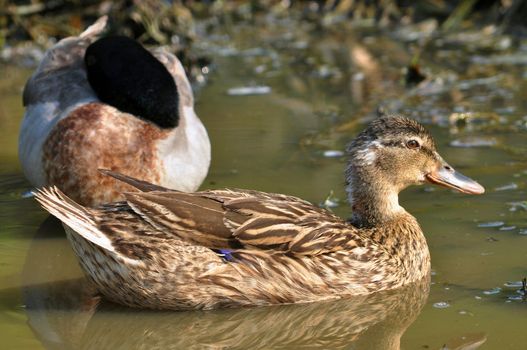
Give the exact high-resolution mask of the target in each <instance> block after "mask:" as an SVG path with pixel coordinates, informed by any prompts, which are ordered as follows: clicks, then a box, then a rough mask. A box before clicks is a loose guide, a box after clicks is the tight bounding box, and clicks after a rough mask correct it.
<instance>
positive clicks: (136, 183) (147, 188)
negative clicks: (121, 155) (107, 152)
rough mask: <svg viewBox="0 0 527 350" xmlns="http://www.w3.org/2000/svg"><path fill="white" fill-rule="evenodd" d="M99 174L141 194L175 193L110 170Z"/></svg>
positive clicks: (104, 170)
mask: <svg viewBox="0 0 527 350" xmlns="http://www.w3.org/2000/svg"><path fill="white" fill-rule="evenodd" d="M99 172H100V173H101V174H104V175H107V176H111V177H113V178H114V179H116V180H119V181H121V182H124V183H125V184H128V185H130V186H132V187H135V188H136V189H138V190H139V191H141V192H152V191H162V192H167V191H175V190H171V189H168V188H166V187H163V186H158V185H154V184H152V183H150V182H147V181H143V180H139V179H136V178H133V177H131V176H128V175H124V174H121V173H118V172H115V171H111V170H108V169H99Z"/></svg>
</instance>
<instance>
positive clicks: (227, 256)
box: [214, 249, 234, 261]
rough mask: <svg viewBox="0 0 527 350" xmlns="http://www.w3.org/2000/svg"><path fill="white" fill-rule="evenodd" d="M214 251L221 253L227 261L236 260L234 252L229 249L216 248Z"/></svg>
mask: <svg viewBox="0 0 527 350" xmlns="http://www.w3.org/2000/svg"><path fill="white" fill-rule="evenodd" d="M214 251H215V252H216V253H218V255H221V256H222V257H223V258H224V259H225V260H227V261H233V260H234V258H233V257H232V255H231V253H232V252H231V251H230V250H228V249H214Z"/></svg>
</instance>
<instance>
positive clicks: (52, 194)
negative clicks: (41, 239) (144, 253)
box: [34, 186, 115, 252]
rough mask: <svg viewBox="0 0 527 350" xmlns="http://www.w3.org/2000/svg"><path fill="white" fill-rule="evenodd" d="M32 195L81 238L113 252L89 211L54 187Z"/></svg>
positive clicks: (110, 244) (40, 190)
mask: <svg viewBox="0 0 527 350" xmlns="http://www.w3.org/2000/svg"><path fill="white" fill-rule="evenodd" d="M34 195H35V199H36V200H37V201H38V202H39V203H40V205H41V206H42V207H43V208H44V209H45V210H47V211H48V212H49V213H50V214H51V215H53V216H55V217H56V218H57V219H59V220H60V221H62V223H63V224H64V225H66V226H68V227H69V228H71V229H72V230H73V231H74V232H76V233H77V234H79V235H80V236H81V237H83V238H84V239H86V240H88V241H90V242H92V243H94V244H96V245H97V246H99V247H101V248H103V249H105V250H108V251H111V252H115V249H114V247H113V245H112V242H111V241H110V239H109V238H108V237H107V236H106V235H105V234H104V233H103V232H102V231H101V230H100V229H99V228H98V227H97V223H96V221H95V218H94V216H93V213H92V210H91V209H88V208H85V207H83V206H82V205H80V204H78V203H76V202H75V201H73V200H72V199H71V198H69V197H68V196H66V195H65V194H64V193H62V192H61V191H60V190H59V189H58V188H57V187H56V186H51V187H47V188H42V189H38V190H37V191H36V192H34Z"/></svg>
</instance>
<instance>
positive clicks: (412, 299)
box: [22, 217, 429, 349]
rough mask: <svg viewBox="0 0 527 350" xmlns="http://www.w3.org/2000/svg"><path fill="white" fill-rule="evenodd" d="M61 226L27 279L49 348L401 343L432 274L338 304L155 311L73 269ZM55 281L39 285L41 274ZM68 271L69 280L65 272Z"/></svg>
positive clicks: (35, 325)
mask: <svg viewBox="0 0 527 350" xmlns="http://www.w3.org/2000/svg"><path fill="white" fill-rule="evenodd" d="M63 235H64V232H63V229H62V226H61V224H60V223H59V222H58V221H57V220H56V219H54V218H52V217H49V218H48V219H46V220H45V221H44V222H43V223H42V225H41V226H40V228H39V229H38V231H37V233H36V235H35V237H34V239H33V242H32V243H31V247H30V248H29V252H28V255H27V256H28V258H27V260H26V263H25V266H24V270H23V273H22V277H23V280H24V282H26V281H27V282H28V283H24V285H26V287H24V288H23V298H24V304H25V306H26V313H27V318H28V324H29V325H30V327H31V329H32V331H33V332H34V333H35V335H36V336H37V338H38V339H39V340H40V341H41V342H42V344H43V345H44V346H45V347H46V348H48V349H116V348H125V349H143V348H151V347H158V348H163V349H169V348H171V349H193V348H195V349H199V348H214V349H223V348H228V349H264V348H265V349H268V348H285V349H287V348H289V349H297V348H309V349H328V348H331V349H346V348H349V347H350V346H352V345H354V346H357V347H358V348H364V346H367V348H368V349H399V348H400V340H401V336H402V335H403V334H404V332H405V330H406V329H407V328H408V327H409V326H410V324H411V323H412V322H413V321H414V320H415V319H416V318H417V316H418V315H419V313H420V311H421V309H422V307H423V306H424V305H425V303H426V300H427V297H428V293H429V279H425V280H423V281H420V282H418V283H415V284H412V285H410V286H408V287H406V288H402V289H399V290H396V291H390V292H383V293H377V294H374V295H370V296H360V297H355V298H351V299H343V300H338V301H332V302H322V303H313V304H305V305H284V306H271V307H259V308H244V309H235V310H216V311H198V312H155V311H141V310H135V309H130V308H125V307H121V306H118V305H115V304H111V303H108V302H105V301H104V300H103V299H102V298H100V297H99V296H98V295H97V292H96V290H95V289H94V288H93V286H92V285H91V284H90V282H89V281H88V280H87V279H85V278H82V277H77V278H75V277H69V278H68V277H66V276H71V275H72V267H74V266H76V265H77V261H76V258H75V257H74V256H73V253H71V250H69V249H67V248H66V246H65V245H66V244H67V242H66V241H65V240H63V243H65V245H62V244H61V245H55V246H54V249H50V247H49V245H46V241H48V240H49V239H50V237H58V236H63ZM50 273H52V274H53V275H51V276H47V277H50V278H52V279H53V281H50V282H43V283H35V281H38V280H42V279H43V277H44V276H43V275H46V274H50ZM63 277H64V278H63Z"/></svg>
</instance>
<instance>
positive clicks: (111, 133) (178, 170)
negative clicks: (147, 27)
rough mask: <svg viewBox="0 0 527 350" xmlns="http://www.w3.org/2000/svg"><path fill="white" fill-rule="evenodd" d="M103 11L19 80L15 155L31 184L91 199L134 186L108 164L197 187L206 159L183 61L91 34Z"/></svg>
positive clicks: (113, 196) (118, 195)
mask: <svg viewBox="0 0 527 350" xmlns="http://www.w3.org/2000/svg"><path fill="white" fill-rule="evenodd" d="M106 22H107V18H106V17H102V18H100V19H99V20H98V21H97V22H96V23H95V24H93V25H92V26H91V27H89V28H88V29H86V30H85V31H84V32H83V33H82V34H80V36H78V37H70V38H66V39H63V40H61V41H59V42H58V43H57V44H56V45H54V46H53V47H52V48H50V49H49V50H48V51H47V52H46V55H45V56H44V59H43V60H42V62H41V63H40V66H39V67H38V69H37V70H36V72H35V73H34V74H33V76H32V77H31V78H30V79H29V81H28V82H27V84H26V86H25V90H24V97H23V99H24V106H25V107H26V112H25V115H24V120H23V122H22V126H21V131H20V137H19V157H20V161H21V163H22V168H23V170H24V174H25V175H26V177H27V179H28V180H29V181H30V182H31V184H32V185H33V186H35V187H42V186H46V185H56V186H58V187H59V188H60V189H61V190H62V191H63V192H64V193H66V194H68V196H70V197H71V198H74V199H75V200H76V201H78V202H79V203H82V204H84V205H87V206H95V205H97V204H100V203H105V202H111V201H116V200H120V199H123V198H124V197H123V196H122V193H123V192H124V191H130V190H133V188H132V187H131V186H128V185H126V184H125V183H123V182H119V181H115V180H114V179H112V178H110V177H108V176H103V175H102V174H100V173H99V172H98V171H97V169H99V168H107V169H112V170H114V171H118V172H121V173H124V174H128V175H130V176H134V177H138V178H141V179H145V180H147V181H149V182H152V183H154V184H158V185H161V186H164V187H168V188H172V189H176V190H180V191H195V190H196V189H197V188H198V187H199V186H200V184H201V183H202V181H203V180H204V178H205V176H206V175H207V172H208V168H209V165H210V141H209V138H208V135H207V131H206V130H205V127H204V126H203V124H202V122H201V121H200V119H199V118H198V116H197V115H196V113H195V112H194V99H193V94H192V89H191V86H190V83H189V81H188V79H187V77H186V74H185V71H184V69H183V66H182V65H181V63H180V61H179V60H178V59H177V57H175V56H174V55H172V54H171V53H168V52H167V51H166V50H164V49H162V48H156V49H153V50H151V51H149V50H146V49H145V48H143V47H142V46H141V45H140V44H139V43H137V42H135V41H134V40H132V39H129V38H126V37H120V36H116V37H106V38H102V39H98V38H99V37H100V36H101V34H102V33H103V31H104V30H105V27H106Z"/></svg>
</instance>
